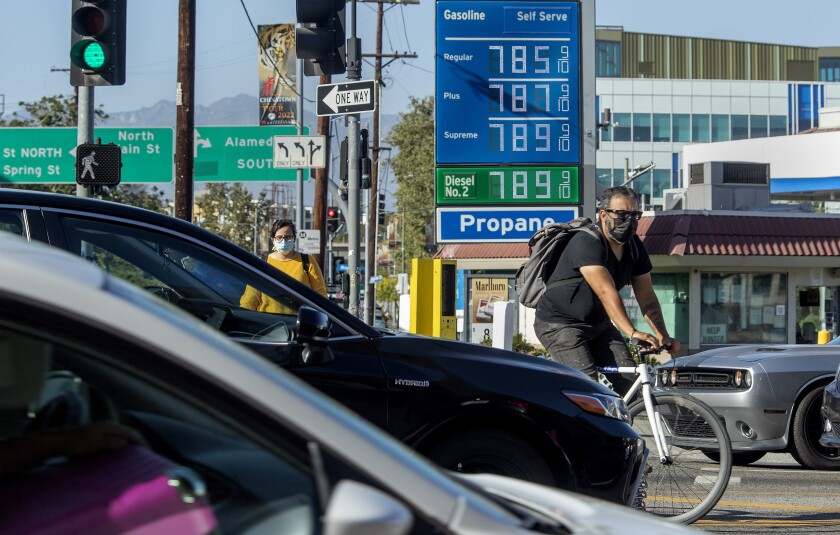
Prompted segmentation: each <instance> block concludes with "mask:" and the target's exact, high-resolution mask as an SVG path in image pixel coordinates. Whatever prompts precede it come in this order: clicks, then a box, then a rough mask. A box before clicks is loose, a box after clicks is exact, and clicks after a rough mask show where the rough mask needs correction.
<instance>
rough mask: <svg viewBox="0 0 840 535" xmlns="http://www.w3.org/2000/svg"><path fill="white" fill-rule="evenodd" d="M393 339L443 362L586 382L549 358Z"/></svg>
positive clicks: (401, 336)
mask: <svg viewBox="0 0 840 535" xmlns="http://www.w3.org/2000/svg"><path fill="white" fill-rule="evenodd" d="M393 339H394V340H397V341H399V343H400V345H403V344H409V345H411V346H413V347H418V344H420V345H425V346H426V347H428V348H429V349H434V352H433V353H429V356H433V357H439V358H445V359H448V360H463V361H477V362H481V363H482V364H483V365H487V364H497V365H500V366H514V367H517V368H525V369H531V370H539V371H544V372H545V371H549V372H551V373H561V374H564V375H569V376H572V377H579V378H583V379H586V380H589V376H588V375H586V374H585V373H583V372H581V371H579V370H576V369H574V368H570V367H568V366H565V365H563V364H560V363H559V362H555V361H553V360H551V359H549V358H544V357H534V356H531V355H526V354H524V353H518V352H516V351H507V350H505V349H499V348H495V347H488V346H483V345H479V344H473V343H470V342H461V341H458V340H447V339H445V338H434V337H431V336H422V335H417V334H410V333H394V334H393Z"/></svg>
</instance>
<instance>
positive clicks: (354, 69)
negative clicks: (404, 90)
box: [347, 2, 362, 317]
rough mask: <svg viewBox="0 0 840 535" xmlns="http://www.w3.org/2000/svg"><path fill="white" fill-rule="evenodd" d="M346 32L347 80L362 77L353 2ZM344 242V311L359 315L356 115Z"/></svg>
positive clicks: (350, 128) (350, 129)
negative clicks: (347, 276) (347, 275)
mask: <svg viewBox="0 0 840 535" xmlns="http://www.w3.org/2000/svg"><path fill="white" fill-rule="evenodd" d="M349 9H350V19H351V20H352V21H353V24H352V25H350V32H349V34H348V36H347V79H348V80H350V81H351V82H354V81H358V80H359V79H360V78H361V76H362V53H361V52H362V42H361V40H360V39H359V38H357V37H356V2H349ZM347 138H348V140H349V141H348V144H347V159H348V160H349V163H350V164H351V165H348V166H347V167H348V170H347V241H348V244H347V245H348V251H347V256H348V264H349V268H350V269H349V271H350V299H349V303H348V310H349V311H350V313H351V314H353V315H354V316H356V317H358V316H359V245H360V244H359V221H360V220H359V166H358V165H356V164H355V162H357V161H359V115H358V114H357V113H351V114H350V115H349V116H348V118H347Z"/></svg>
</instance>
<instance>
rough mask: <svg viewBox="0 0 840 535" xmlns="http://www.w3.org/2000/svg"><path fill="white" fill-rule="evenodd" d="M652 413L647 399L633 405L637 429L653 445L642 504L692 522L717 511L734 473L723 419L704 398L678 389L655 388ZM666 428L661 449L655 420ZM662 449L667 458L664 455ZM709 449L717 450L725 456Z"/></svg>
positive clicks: (659, 512) (632, 415)
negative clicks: (712, 456) (667, 391)
mask: <svg viewBox="0 0 840 535" xmlns="http://www.w3.org/2000/svg"><path fill="white" fill-rule="evenodd" d="M652 397H653V404H654V407H653V408H652V413H648V410H647V409H646V408H645V404H644V401H643V400H639V401H637V402H635V403H633V404H632V405H631V406H630V416H631V417H632V418H633V429H635V430H636V432H637V433H639V435H641V437H642V438H643V439H644V440H645V443H646V444H647V447H648V448H649V449H650V455H649V457H648V467H647V475H646V478H645V480H644V482H643V485H644V484H645V483H646V487H645V488H643V490H644V491H645V492H646V496H644V497H643V500H644V505H643V508H644V510H645V511H647V512H649V513H653V514H655V515H658V516H662V517H665V519H667V520H672V521H674V522H683V523H685V524H690V523H692V522H694V521H695V520H698V519H700V518H702V517H703V516H704V515H705V514H706V513H708V512H709V511H711V510H712V508H713V507H714V506H715V504H717V502H718V500H720V497H721V496H723V493H724V492H725V491H726V486H727V484H728V483H729V475H730V474H731V473H732V445H731V444H730V442H729V434H728V433H727V432H726V429H725V428H724V426H723V424H722V423H721V421H720V419H719V418H718V417H717V415H716V414H715V413H714V411H713V410H712V409H711V408H709V406H708V405H706V404H705V403H703V402H701V401H699V400H696V399H694V398H691V397H688V396H683V395H679V394H676V395H674V394H664V393H653V395H652ZM654 418H657V419H658V420H659V422H660V428H661V429H662V431H663V433H664V435H665V436H664V437H663V438H664V439H665V440H664V442H665V444H666V445H667V450H668V451H666V452H659V451H657V447H656V440H655V438H654V436H653V429H652V424H653V419H654ZM660 453H665V455H666V459H665V460H660ZM706 453H716V454H718V455H719V458H720V461H719V462H714V461H712V460H710V459H709V458H708V457H707V456H706Z"/></svg>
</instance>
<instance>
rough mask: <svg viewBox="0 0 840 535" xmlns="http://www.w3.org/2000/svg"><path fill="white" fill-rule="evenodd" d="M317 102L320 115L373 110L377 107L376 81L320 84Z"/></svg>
mask: <svg viewBox="0 0 840 535" xmlns="http://www.w3.org/2000/svg"><path fill="white" fill-rule="evenodd" d="M315 104H316V106H315V111H316V113H317V114H318V115H319V116H324V115H346V114H348V113H361V112H365V111H373V110H375V109H376V81H374V80H364V81H361V82H345V83H341V84H325V85H319V86H318V93H317V99H316V103H315Z"/></svg>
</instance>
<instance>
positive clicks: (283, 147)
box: [277, 143, 289, 158]
mask: <svg viewBox="0 0 840 535" xmlns="http://www.w3.org/2000/svg"><path fill="white" fill-rule="evenodd" d="M277 146H278V147H279V148H281V149H283V150H284V151H285V152H286V158H288V157H289V149H287V148H286V144H285V143H278V144H277Z"/></svg>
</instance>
